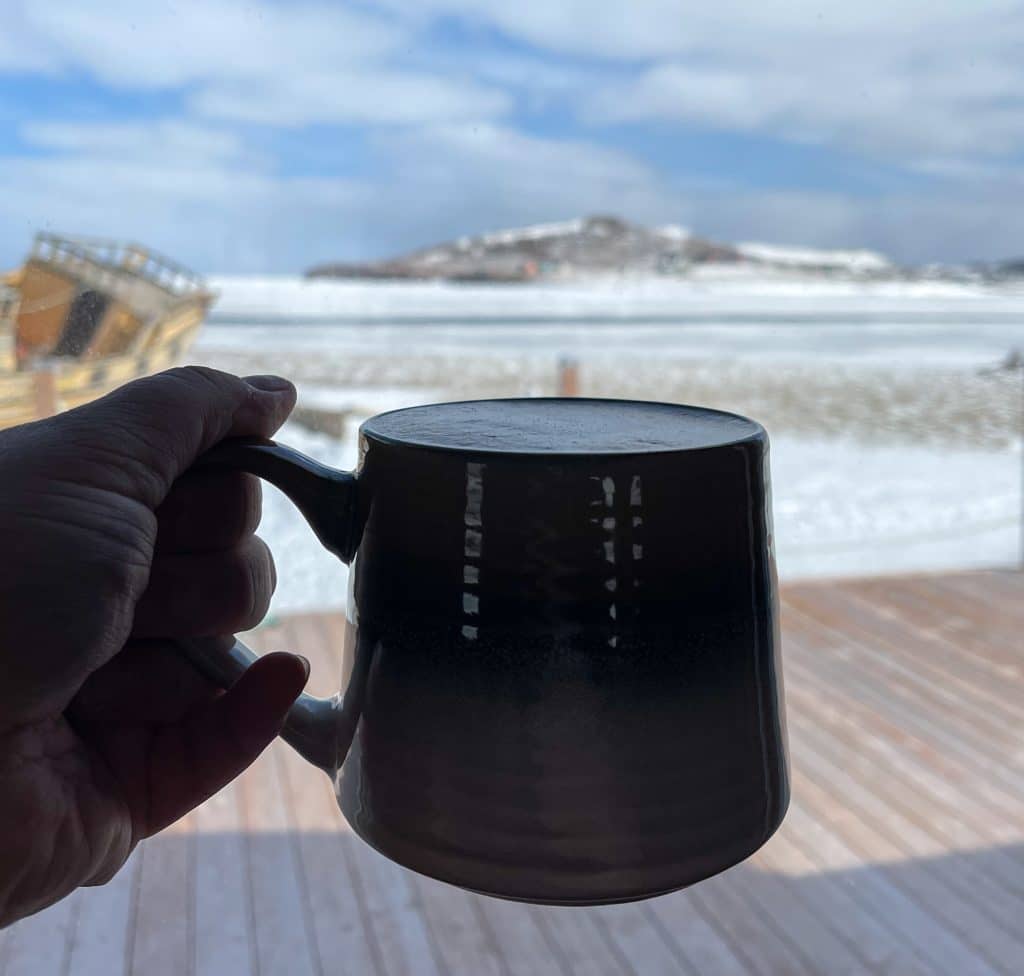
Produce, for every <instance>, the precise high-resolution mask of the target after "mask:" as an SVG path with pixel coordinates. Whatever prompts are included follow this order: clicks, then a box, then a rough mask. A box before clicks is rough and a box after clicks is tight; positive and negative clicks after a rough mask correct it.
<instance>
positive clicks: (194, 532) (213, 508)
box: [156, 472, 262, 553]
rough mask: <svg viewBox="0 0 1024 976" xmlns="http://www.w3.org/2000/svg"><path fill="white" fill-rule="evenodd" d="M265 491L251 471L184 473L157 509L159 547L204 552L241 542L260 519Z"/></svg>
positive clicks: (168, 550) (161, 550)
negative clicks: (250, 473)
mask: <svg viewBox="0 0 1024 976" xmlns="http://www.w3.org/2000/svg"><path fill="white" fill-rule="evenodd" d="M261 497H262V491H261V489H260V481H259V479H258V478H255V477H253V476H252V475H247V474H241V473H236V472H216V473H214V472H192V473H188V474H185V475H182V477H180V478H179V479H178V480H177V481H176V482H175V483H174V486H173V487H172V488H171V491H170V494H168V496H167V498H166V499H165V500H164V503H163V504H162V505H161V506H160V508H158V509H157V513H156V514H157V522H158V528H157V536H156V548H157V551H158V552H178V553H181V552H201V551H208V550H211V549H230V548H231V547H233V546H236V545H238V544H239V543H241V542H242V541H243V540H244V539H245V538H246V537H247V536H250V535H252V533H253V532H255V531H256V526H257V525H259V521H260V502H261Z"/></svg>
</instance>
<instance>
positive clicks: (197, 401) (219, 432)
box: [58, 366, 295, 509]
mask: <svg viewBox="0 0 1024 976" xmlns="http://www.w3.org/2000/svg"><path fill="white" fill-rule="evenodd" d="M294 405H295V388H294V387H293V386H292V385H291V383H289V382H288V381H287V380H284V379H282V378H280V377H276V376H254V377H249V378H248V380H243V379H239V378H238V377H237V376H232V375H230V374H229V373H221V372H219V371H218V370H214V369H208V368H205V367H199V366H188V367H183V368H179V369H172V370H168V371H167V372H165V373H158V374H157V375H156V376H149V377H146V378H144V379H140V380H135V381H134V382H132V383H127V384H126V385H124V386H122V387H120V388H119V389H117V390H115V391H114V392H113V393H110V394H108V395H107V396H105V397H102V398H101V399H99V400H96V401H95V402H93V403H89V404H86V405H85V406H82V407H79V408H77V409H75V410H71V411H69V412H68V413H66V414H64V415H63V416H62V417H60V418H59V420H58V425H59V427H60V431H59V433H60V435H61V437H62V439H63V440H64V441H65V442H73V443H74V451H75V456H76V467H77V470H79V471H84V470H88V472H89V475H88V476H89V478H90V479H91V483H92V485H93V487H97V488H104V489H107V490H111V491H116V492H118V493H120V494H122V495H124V496H125V497H128V498H133V499H135V500H137V501H140V502H142V503H143V504H145V505H146V506H147V507H149V508H151V509H155V508H156V507H157V506H158V505H159V504H160V503H161V502H162V501H163V500H164V498H165V497H166V496H167V493H168V491H169V490H170V487H171V485H172V484H173V482H174V481H175V479H176V478H177V477H178V476H179V475H181V474H182V473H183V472H184V471H185V470H187V469H188V468H189V467H190V466H191V464H192V463H193V462H194V461H195V460H196V458H197V457H198V456H199V455H200V454H202V453H203V452H204V451H206V450H207V449H208V448H210V447H212V446H213V445H214V444H216V443H217V442H218V441H220V440H222V439H223V438H225V437H229V436H232V437H236V436H258V437H268V436H270V434H272V433H274V431H276V430H277V428H278V427H280V426H281V424H282V423H284V421H285V419H286V418H287V416H288V414H289V413H291V410H292V407H293V406H294Z"/></svg>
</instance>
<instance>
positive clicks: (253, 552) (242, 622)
mask: <svg viewBox="0 0 1024 976" xmlns="http://www.w3.org/2000/svg"><path fill="white" fill-rule="evenodd" d="M276 583H277V576H276V573H275V571H274V560H273V557H272V556H271V555H270V550H269V549H268V548H267V546H266V544H265V543H264V542H263V540H262V539H259V538H257V537H256V536H250V537H249V538H247V539H245V540H244V541H243V542H241V543H240V544H239V545H237V546H235V547H234V548H232V549H224V550H219V551H213V552H194V553H187V554H177V553H175V554H166V555H164V554H158V555H157V557H156V558H155V559H154V561H153V568H152V570H151V571H150V575H149V585H148V587H147V588H146V591H145V593H143V594H142V597H141V598H140V600H139V602H138V604H137V605H136V608H135V622H134V625H133V627H132V635H133V636H134V637H205V636H210V635H214V634H233V633H236V632H238V631H242V630H249V629H251V628H252V627H255V626H256V624H258V623H259V622H260V621H261V620H262V619H263V617H264V615H265V614H266V612H267V608H268V607H269V606H270V597H271V595H272V594H273V592H274V587H275V585H276Z"/></svg>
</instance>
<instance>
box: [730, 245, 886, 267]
mask: <svg viewBox="0 0 1024 976" xmlns="http://www.w3.org/2000/svg"><path fill="white" fill-rule="evenodd" d="M736 250H737V251H739V253H740V254H742V255H743V256H744V257H745V258H750V259H751V260H753V261H764V262H767V263H769V264H782V265H791V266H796V267H805V268H836V269H843V270H847V271H856V272H865V271H887V270H890V269H891V268H892V262H891V261H890V260H889V259H888V258H887V257H886V256H885V255H884V254H879V253H878V252H877V251H866V250H855V251H826V250H819V249H817V248H810V247H787V246H784V245H779V244H758V243H756V242H747V243H742V244H737V245H736Z"/></svg>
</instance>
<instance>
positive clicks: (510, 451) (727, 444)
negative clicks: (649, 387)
mask: <svg viewBox="0 0 1024 976" xmlns="http://www.w3.org/2000/svg"><path fill="white" fill-rule="evenodd" d="M566 401H569V402H575V403H622V404H629V405H632V406H639V407H668V408H669V409H672V410H677V409H683V410H691V411H699V412H701V413H705V414H714V415H715V416H717V417H724V418H728V419H731V420H739V421H742V422H743V423H745V424H749V425H750V427H751V430H750V432H749V433H748V434H745V435H744V436H742V437H735V438H731V439H728V440H722V441H720V442H718V443H715V444H702V445H694V446H690V447H651V448H647V449H645V450H620V451H617V450H608V449H598V450H594V449H585V448H577V449H566V450H558V451H541V450H530V449H520V448H506V447H494V446H488V445H480V446H473V447H463V446H461V445H453V444H439V443H432V442H429V441H408V440H403V439H402V438H400V437H394V436H392V435H390V434H385V433H381V432H379V431H373V430H368V429H367V425H369V424H371V423H372V422H373V421H375V420H378V419H380V418H382V417H391V416H394V415H395V414H400V413H409V412H411V411H414V410H425V409H429V408H430V407H441V406H446V407H451V406H462V405H472V404H481V403H552V402H559V403H561V402H566ZM358 436H359V438H360V439H362V438H367V439H368V440H373V441H376V442H377V443H378V444H384V445H387V446H389V447H397V448H406V449H408V450H416V451H429V452H431V453H439V454H454V455H459V454H462V455H467V456H474V455H491V456H496V457H509V458H535V459H556V458H557V459H576V460H581V459H586V458H637V457H651V456H655V455H663V454H701V453H704V452H707V451H720V450H725V449H727V448H732V447H738V446H741V445H744V444H751V443H762V444H764V445H765V447H766V448H767V446H768V443H769V438H768V431H767V430H766V429H765V428H764V426H763V425H762V424H760V423H759V422H758V421H756V420H753V419H751V418H750V417H745V416H744V415H743V414H739V413H733V412H732V411H729V410H718V409H717V408H715V407H705V406H701V405H700V404H694V403H669V402H666V401H664V400H636V399H632V398H619V397H559V396H543V397H479V398H475V399H471V400H439V401H437V402H436V403H419V404H414V405H412V406H408V407H398V408H396V409H394V410H384V411H382V412H381V413H377V414H374V415H373V416H372V417H367V418H366V419H365V420H364V421H363V422H362V423H361V424H360V425H359V431H358Z"/></svg>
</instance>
